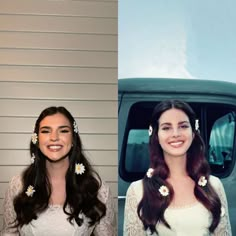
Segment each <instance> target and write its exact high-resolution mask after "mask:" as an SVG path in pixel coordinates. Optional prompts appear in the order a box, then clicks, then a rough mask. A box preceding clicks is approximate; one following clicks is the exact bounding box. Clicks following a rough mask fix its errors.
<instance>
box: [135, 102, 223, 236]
mask: <svg viewBox="0 0 236 236" xmlns="http://www.w3.org/2000/svg"><path fill="white" fill-rule="evenodd" d="M172 108H175V109H178V110H181V111H183V112H184V113H185V114H186V115H187V116H188V118H189V121H190V125H191V128H192V131H193V132H194V134H195V135H194V138H193V141H192V144H191V146H190V147H189V150H188V151H187V163H186V170H187V173H188V175H189V176H190V177H191V178H192V180H193V181H194V182H195V187H194V195H195V196H196V198H197V199H198V201H199V202H201V203H202V204H203V205H204V206H205V207H206V208H207V209H208V210H209V211H210V212H211V214H212V222H211V225H210V227H209V231H210V232H214V230H215V229H216V227H217V225H218V224H219V221H220V214H221V201H220V199H219V196H218V195H217V193H216V191H215V190H214V188H213V187H212V185H211V183H210V182H209V181H208V182H207V184H206V186H204V187H202V186H199V185H198V180H199V178H200V177H201V176H205V178H206V179H207V180H209V176H210V166H209V164H208V162H207V160H206V158H205V145H204V142H203V140H202V138H201V136H200V133H199V131H197V130H195V120H196V115H195V113H194V111H193V110H192V108H191V107H190V105H188V104H187V103H185V102H183V101H179V100H165V101H162V102H160V103H159V104H157V105H156V107H155V108H154V110H153V114H152V117H151V122H150V125H151V126H152V128H153V132H152V135H151V136H150V138H149V154H150V168H153V169H154V172H153V175H152V177H151V178H148V177H147V176H146V175H145V176H144V178H143V189H144V191H143V197H142V199H141V201H140V202H139V204H138V208H137V213H138V216H139V218H140V220H141V221H142V223H143V226H144V229H145V230H150V231H151V233H154V232H155V233H157V234H158V232H157V231H156V228H155V227H156V224H157V223H158V222H161V223H163V224H164V225H165V226H166V227H168V228H171V225H169V224H168V222H167V221H166V219H165V217H164V212H165V210H166V208H167V207H168V206H169V205H170V203H171V201H172V199H173V196H174V190H173V187H172V186H171V184H170V183H168V182H167V181H166V179H167V178H168V177H169V175H170V170H169V168H168V166H167V164H166V162H165V160H164V155H163V150H162V148H161V146H160V144H159V141H158V129H159V118H160V116H161V115H162V114H163V113H164V112H165V111H167V110H169V109H172ZM162 185H165V186H166V187H167V188H168V189H169V195H168V196H162V195H161V194H160V192H159V191H158V189H159V188H160V186H162Z"/></svg>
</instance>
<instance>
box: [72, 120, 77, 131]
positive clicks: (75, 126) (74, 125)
mask: <svg viewBox="0 0 236 236" xmlns="http://www.w3.org/2000/svg"><path fill="white" fill-rule="evenodd" d="M73 127H74V132H75V133H77V134H78V125H77V123H76V121H75V120H74V123H73Z"/></svg>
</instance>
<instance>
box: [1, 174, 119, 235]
mask: <svg viewBox="0 0 236 236" xmlns="http://www.w3.org/2000/svg"><path fill="white" fill-rule="evenodd" d="M21 189H22V182H21V177H20V176H15V177H13V179H12V180H11V182H10V185H9V188H8V190H7V192H6V196H5V201H4V215H3V231H2V236H16V235H20V236H49V235H50V236H89V235H91V234H92V233H93V235H96V236H98V235H99V236H107V235H109V236H110V235H111V236H114V235H116V234H115V228H116V227H115V222H116V220H115V213H114V205H113V200H112V196H111V192H110V189H109V187H108V186H106V185H105V184H102V186H101V188H100V190H99V195H98V197H99V199H100V200H101V201H102V202H103V203H105V204H106V207H107V212H106V215H105V216H104V217H103V218H102V219H101V220H100V222H99V223H98V224H96V225H95V226H92V227H89V225H88V222H89V219H88V218H87V217H86V216H85V215H83V214H81V217H83V219H84V223H83V224H82V225H81V226H78V225H77V223H76V222H75V221H74V222H73V225H72V224H70V223H69V221H68V220H67V218H68V216H67V215H66V214H65V213H64V211H63V206H61V205H49V207H48V208H47V209H46V210H45V211H44V212H43V213H41V214H39V215H38V218H37V219H36V220H32V221H31V222H30V223H29V224H27V225H24V226H23V227H22V228H19V229H18V230H17V232H14V230H15V229H12V228H10V227H9V226H10V223H11V222H13V221H14V219H15V216H16V214H15V211H14V207H13V199H14V197H15V196H16V195H17V194H18V193H19V192H20V191H21Z"/></svg>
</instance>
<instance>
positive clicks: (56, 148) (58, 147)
mask: <svg viewBox="0 0 236 236" xmlns="http://www.w3.org/2000/svg"><path fill="white" fill-rule="evenodd" d="M49 148H50V149H53V150H58V149H60V148H61V146H49Z"/></svg>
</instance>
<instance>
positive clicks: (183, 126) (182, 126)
mask: <svg viewBox="0 0 236 236" xmlns="http://www.w3.org/2000/svg"><path fill="white" fill-rule="evenodd" d="M180 128H182V129H187V128H189V125H181V126H180Z"/></svg>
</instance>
